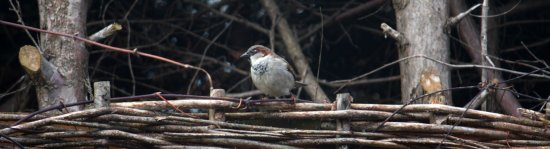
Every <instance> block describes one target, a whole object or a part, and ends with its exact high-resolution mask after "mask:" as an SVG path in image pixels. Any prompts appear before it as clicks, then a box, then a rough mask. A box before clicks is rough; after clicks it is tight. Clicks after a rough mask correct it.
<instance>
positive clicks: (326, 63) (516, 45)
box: [0, 0, 550, 111]
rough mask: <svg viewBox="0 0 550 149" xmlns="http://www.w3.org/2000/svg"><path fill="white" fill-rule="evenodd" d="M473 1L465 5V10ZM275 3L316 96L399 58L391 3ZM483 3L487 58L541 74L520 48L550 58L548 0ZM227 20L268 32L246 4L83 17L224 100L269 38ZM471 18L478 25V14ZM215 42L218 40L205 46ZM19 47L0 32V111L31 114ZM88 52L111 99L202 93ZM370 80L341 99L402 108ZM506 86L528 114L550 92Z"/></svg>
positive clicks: (187, 83) (112, 1) (461, 56)
mask: <svg viewBox="0 0 550 149" xmlns="http://www.w3.org/2000/svg"><path fill="white" fill-rule="evenodd" d="M480 2H481V1H478V0H467V1H465V3H466V4H467V5H468V6H472V5H474V4H477V3H480ZM20 3H21V11H22V18H23V21H24V22H25V23H26V24H27V25H29V26H34V27H38V26H39V25H38V24H39V22H38V21H39V19H38V6H37V3H36V1H32V0H22V1H20ZM277 3H278V4H279V6H280V9H281V11H282V13H283V15H284V17H285V18H286V19H288V21H289V24H290V25H291V27H292V28H293V29H294V32H295V33H296V35H297V36H298V37H299V39H301V40H300V44H301V46H302V49H303V53H304V54H305V55H306V57H307V58H308V59H307V61H308V62H309V64H310V66H311V69H312V70H313V72H319V74H318V78H319V80H320V81H321V84H322V87H323V90H324V91H325V92H326V93H327V94H328V96H329V97H331V98H334V96H335V95H336V94H334V93H333V92H334V91H335V89H336V88H338V86H336V85H334V84H331V83H330V82H331V81H335V80H344V79H350V78H353V77H355V76H358V75H361V74H364V73H366V72H369V71H371V70H374V69H376V68H378V67H380V66H382V65H384V64H387V63H390V62H392V61H395V60H397V49H396V46H395V41H394V40H392V39H390V38H385V36H384V34H383V33H382V31H381V29H380V24H381V23H382V22H386V23H387V24H389V25H390V26H395V16H394V11H393V10H392V7H391V2H390V1H380V0H355V1H349V0H332V1H313V0H280V1H277ZM366 4H370V5H368V6H366ZM516 4H517V5H516ZM491 6H492V7H493V8H494V9H492V11H493V13H494V14H500V15H498V16H496V18H497V20H498V21H497V22H498V24H495V25H494V26H492V28H490V29H489V31H491V32H498V33H499V36H498V39H495V40H496V41H498V49H495V51H496V52H497V54H496V55H494V56H496V57H499V58H501V59H503V60H506V61H500V63H501V67H502V68H506V69H511V70H516V71H522V72H530V71H532V70H533V69H532V68H529V67H525V66H523V65H521V64H530V65H533V66H537V67H539V68H543V67H544V65H542V64H541V63H537V62H536V61H535V59H534V58H533V56H532V55H531V54H529V52H528V50H527V49H526V48H525V47H524V46H522V43H524V44H525V45H526V46H527V47H528V49H529V50H530V51H531V52H532V53H533V54H534V55H536V56H537V57H538V58H540V59H541V60H544V61H548V60H550V52H549V50H548V49H549V48H550V9H549V8H550V1H542V0H522V1H515V0H503V1H493V3H492V4H491ZM358 7H364V8H363V9H358ZM350 10H356V11H355V12H350ZM472 14H475V15H479V14H480V11H479V10H475V11H473V12H472ZM224 15H226V16H224ZM231 16H232V17H235V18H238V19H244V20H245V21H246V22H252V23H255V24H257V25H260V26H261V27H263V28H264V29H268V30H269V29H270V28H271V19H270V18H269V16H267V13H266V11H265V10H263V8H262V6H261V5H260V3H259V2H257V1H254V0H243V1H241V0H202V1H186V0H148V1H137V0H136V1H117V0H95V1H93V3H92V6H91V7H90V9H89V11H88V19H87V20H88V23H87V32H88V33H89V34H92V33H94V32H96V31H98V30H100V29H101V28H103V27H105V26H107V25H109V24H111V23H113V22H118V23H119V24H121V25H122V26H123V30H122V31H119V32H117V33H116V34H115V35H113V36H111V37H109V38H107V39H104V40H103V41H101V42H102V43H106V44H108V45H112V46H115V47H123V48H127V49H134V48H137V49H139V51H141V52H146V53H151V54H155V55H160V56H163V57H166V58H170V59H173V60H177V61H179V62H182V63H186V64H191V65H194V66H198V65H199V63H200V62H201V59H204V62H203V63H202V66H201V67H203V68H204V69H206V70H207V71H208V72H209V73H210V74H211V75H212V77H213V81H214V87H215V88H223V89H226V91H227V92H228V93H229V94H231V93H242V92H246V91H250V90H253V89H254V87H253V85H252V84H251V81H250V79H246V78H247V76H248V74H247V73H248V68H249V62H248V61H247V60H245V59H239V56H240V55H241V54H242V53H243V52H244V51H245V50H246V49H247V48H248V47H249V46H251V45H254V44H263V45H267V46H268V45H269V44H270V43H269V36H268V35H267V34H265V33H262V32H261V31H259V30H258V29H254V28H253V27H251V26H249V25H246V24H244V23H242V22H238V21H231V20H230V19H228V17H231ZM472 16H473V18H474V19H475V20H476V21H477V22H478V23H479V20H480V19H479V17H475V16H474V15H472ZM0 19H1V20H5V21H10V22H17V16H16V15H15V13H14V12H13V11H10V4H9V1H7V0H3V1H0ZM326 22H328V23H326ZM325 23H326V24H325ZM321 24H325V25H321ZM319 26H322V27H321V28H318V27H319ZM31 35H32V36H33V37H35V38H36V37H37V35H38V34H37V33H35V32H31ZM218 35H219V38H217V39H216V40H215V41H213V40H214V39H215V38H216V36H218ZM448 35H449V36H450V37H451V47H450V50H451V63H453V64H468V63H471V59H470V57H469V56H468V54H467V53H466V51H465V49H464V47H463V46H462V45H463V42H462V40H463V39H460V38H459V37H458V35H457V30H456V29H451V30H449V31H448ZM23 45H32V42H31V40H30V39H29V36H27V34H25V32H24V31H23V30H22V29H19V28H13V27H8V26H2V25H0V47H1V50H0V93H1V95H0V105H2V104H5V103H7V101H8V100H17V101H21V102H17V103H18V104H23V105H19V107H21V108H18V109H16V110H17V111H34V110H36V109H37V104H36V101H35V100H36V97H35V96H34V95H33V94H34V89H32V88H31V85H30V84H32V82H30V81H18V80H20V78H21V77H22V76H23V75H25V73H24V71H23V69H22V68H21V67H20V65H19V63H18V57H17V55H18V49H19V48H20V47H21V46H23ZM207 47H208V48H207ZM275 47H276V48H275V49H276V52H277V53H279V55H282V56H283V57H284V56H285V55H286V54H285V53H284V50H281V48H284V46H283V45H282V43H281V40H280V39H276V42H275ZM87 49H88V51H89V54H90V61H89V65H88V71H89V76H90V79H91V81H92V82H95V81H103V80H108V81H111V83H112V89H113V90H112V96H113V97H119V96H131V95H140V94H149V93H153V92H157V91H161V92H163V93H178V94H193V95H208V92H209V90H208V86H207V84H206V80H205V78H204V76H203V75H202V74H200V73H199V74H198V75H196V71H195V70H191V69H181V68H178V67H176V66H173V65H170V64H166V63H162V62H159V61H156V60H152V59H148V58H143V57H136V56H134V55H128V54H123V53H117V52H112V51H109V50H105V49H101V48H99V47H94V46H88V47H87ZM205 50H207V51H206V52H205ZM203 54H204V56H203ZM319 61H320V63H319ZM195 75H196V78H194V76H195ZM316 75H317V74H316ZM546 75H548V74H546ZM451 77H452V86H453V87H459V86H469V85H476V84H478V83H479V82H480V76H479V73H477V71H476V70H475V69H453V70H452V72H451ZM503 77H504V78H505V79H510V78H514V77H517V75H513V74H508V73H503ZM193 78H194V79H193ZM244 79H246V80H244ZM368 79H374V80H375V81H373V82H368V83H364V84H359V85H352V86H348V87H346V88H345V89H344V90H341V91H339V92H350V93H351V94H352V96H353V97H354V98H355V100H354V102H358V103H393V104H398V103H400V98H401V95H400V83H399V65H393V66H391V67H388V68H386V69H383V70H381V71H379V72H376V73H374V74H372V75H370V76H369V77H368ZM510 84H511V85H512V86H510V87H512V88H513V89H514V90H516V91H517V92H518V93H521V94H525V95H528V96H520V95H519V94H518V99H519V100H520V103H521V104H522V106H523V107H526V108H538V107H540V103H542V102H544V101H542V99H546V98H547V97H549V95H550V90H549V88H550V79H540V78H533V77H523V78H521V79H517V80H514V81H513V82H511V83H510ZM14 91H15V92H14ZM478 92H479V90H476V89H471V90H457V91H453V93H452V95H453V99H454V100H453V101H454V104H455V105H457V106H462V105H464V104H465V103H466V102H468V101H469V100H470V99H471V98H472V97H473V96H475V95H476V94H477V93H478ZM301 95H302V96H300V98H304V99H309V97H307V96H306V95H305V94H304V93H302V94H301ZM4 110H5V109H0V111H4Z"/></svg>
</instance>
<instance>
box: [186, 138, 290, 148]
mask: <svg viewBox="0 0 550 149" xmlns="http://www.w3.org/2000/svg"><path fill="white" fill-rule="evenodd" d="M185 141H189V142H195V143H207V144H214V145H216V146H231V147H236V148H265V149H281V148H285V149H295V148H296V147H293V146H288V145H281V144H274V143H267V142H261V141H253V140H245V139H231V138H198V139H185Z"/></svg>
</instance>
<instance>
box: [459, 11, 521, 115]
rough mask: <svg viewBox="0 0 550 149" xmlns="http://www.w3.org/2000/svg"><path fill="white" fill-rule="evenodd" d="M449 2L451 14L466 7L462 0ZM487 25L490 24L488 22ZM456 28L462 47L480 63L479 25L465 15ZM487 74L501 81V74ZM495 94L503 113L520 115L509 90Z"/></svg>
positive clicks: (493, 41) (489, 72)
mask: <svg viewBox="0 0 550 149" xmlns="http://www.w3.org/2000/svg"><path fill="white" fill-rule="evenodd" d="M450 4H451V5H452V7H451V8H452V9H451V13H452V14H453V15H456V14H459V13H460V12H462V11H464V10H466V9H468V8H467V6H466V4H465V2H464V1H450ZM489 21H491V20H489ZM489 25H491V24H490V23H489ZM457 29H458V35H459V37H460V40H461V41H464V43H466V44H467V46H464V48H465V49H466V51H467V52H468V55H469V56H470V58H471V59H472V62H473V63H476V64H481V60H482V58H481V53H480V52H479V49H480V48H481V40H480V36H479V35H480V30H479V25H478V24H477V23H476V22H475V21H474V19H473V18H472V17H471V16H466V17H465V18H464V19H462V21H460V22H459V23H458V24H457ZM489 36H490V37H495V36H491V33H489ZM495 40H496V38H489V39H488V43H489V46H491V45H496V41H495ZM494 48H496V47H494ZM488 52H491V51H488ZM495 63H496V64H495V65H497V67H498V63H497V62H496V61H495ZM487 76H488V77H489V78H494V79H497V80H498V82H501V81H502V80H503V78H502V75H501V74H500V73H497V72H494V71H487ZM508 86H509V84H507V83H499V84H498V88H506V87H508ZM495 95H496V96H495V99H496V101H499V102H498V104H499V106H500V107H501V108H502V110H503V111H504V112H505V113H507V114H510V115H514V116H520V114H519V113H518V112H517V110H516V109H518V108H521V105H520V104H519V102H518V101H517V98H516V97H515V96H514V95H513V94H512V93H511V92H510V91H508V90H497V91H496V93H495Z"/></svg>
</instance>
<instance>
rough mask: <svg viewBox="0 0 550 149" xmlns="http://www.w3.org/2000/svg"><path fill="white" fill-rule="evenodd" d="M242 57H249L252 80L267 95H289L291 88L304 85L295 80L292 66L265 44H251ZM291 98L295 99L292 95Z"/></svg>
mask: <svg viewBox="0 0 550 149" xmlns="http://www.w3.org/2000/svg"><path fill="white" fill-rule="evenodd" d="M243 57H249V58H250V63H251V66H250V76H251V77H252V82H253V83H254V85H255V86H256V88H258V89H259V90H260V91H262V93H264V94H266V95H268V96H272V97H281V96H287V95H291V93H290V90H291V89H293V88H294V87H296V86H303V85H304V84H303V83H298V82H296V81H295V78H294V74H293V73H292V72H291V71H292V67H290V66H289V65H288V62H287V61H286V60H285V59H284V58H282V57H281V56H279V55H277V54H275V53H274V52H273V50H271V49H269V48H267V47H265V46H262V45H253V46H251V47H250V48H248V50H246V52H245V53H244V54H242V55H241V58H243ZM291 98H292V99H295V98H294V96H292V97H291Z"/></svg>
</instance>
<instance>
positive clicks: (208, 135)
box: [164, 132, 289, 140]
mask: <svg viewBox="0 0 550 149" xmlns="http://www.w3.org/2000/svg"><path fill="white" fill-rule="evenodd" d="M164 135H165V136H166V137H167V138H169V139H175V140H182V139H192V138H242V139H251V140H266V139H268V140H273V139H276V140H282V139H289V138H288V137H283V136H272V135H262V134H237V133H173V132H165V133H164Z"/></svg>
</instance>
